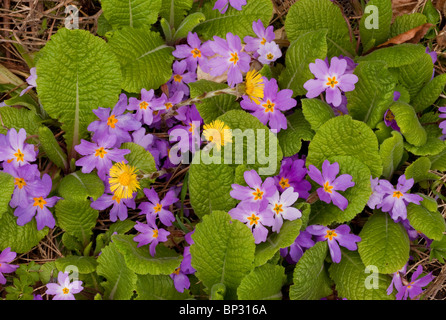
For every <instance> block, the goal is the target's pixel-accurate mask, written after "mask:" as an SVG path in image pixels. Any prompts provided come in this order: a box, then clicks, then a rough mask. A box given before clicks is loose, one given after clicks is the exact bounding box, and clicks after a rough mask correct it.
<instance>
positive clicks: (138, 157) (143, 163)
mask: <svg viewBox="0 0 446 320" xmlns="http://www.w3.org/2000/svg"><path fill="white" fill-rule="evenodd" d="M120 149H127V150H130V153H129V154H126V155H125V156H124V158H125V159H126V160H127V161H128V164H129V165H131V166H133V167H136V168H137V169H139V170H140V171H141V172H142V173H153V172H155V171H156V164H155V159H154V158H153V156H152V154H151V153H150V152H149V151H147V150H146V149H144V148H143V147H141V146H140V145H139V144H137V143H134V142H125V143H123V144H121V147H120Z"/></svg>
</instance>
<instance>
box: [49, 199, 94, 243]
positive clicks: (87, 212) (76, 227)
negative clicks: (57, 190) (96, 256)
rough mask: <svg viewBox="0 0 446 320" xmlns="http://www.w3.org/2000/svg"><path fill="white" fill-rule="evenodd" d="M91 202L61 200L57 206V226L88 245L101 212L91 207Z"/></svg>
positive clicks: (85, 200)
mask: <svg viewBox="0 0 446 320" xmlns="http://www.w3.org/2000/svg"><path fill="white" fill-rule="evenodd" d="M90 203H91V202H90V200H87V199H84V200H80V199H77V200H59V201H58V202H57V203H56V206H55V215H56V221H57V225H58V226H59V227H60V228H62V229H63V230H64V231H65V232H67V233H68V234H71V235H73V236H75V237H76V238H77V239H78V240H79V241H80V242H81V243H83V244H87V243H88V242H89V241H88V240H89V239H90V237H91V235H92V234H93V228H94V226H95V225H96V221H97V219H98V216H99V212H98V211H97V210H95V209H93V208H92V207H90Z"/></svg>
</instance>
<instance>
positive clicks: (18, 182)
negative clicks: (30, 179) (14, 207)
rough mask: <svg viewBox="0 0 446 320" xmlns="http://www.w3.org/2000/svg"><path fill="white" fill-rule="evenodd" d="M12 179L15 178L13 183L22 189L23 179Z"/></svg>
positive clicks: (24, 183)
mask: <svg viewBox="0 0 446 320" xmlns="http://www.w3.org/2000/svg"><path fill="white" fill-rule="evenodd" d="M14 180H15V182H14V185H16V186H17V187H18V188H19V189H22V188H23V187H24V186H26V182H25V179H23V178H15V179H14Z"/></svg>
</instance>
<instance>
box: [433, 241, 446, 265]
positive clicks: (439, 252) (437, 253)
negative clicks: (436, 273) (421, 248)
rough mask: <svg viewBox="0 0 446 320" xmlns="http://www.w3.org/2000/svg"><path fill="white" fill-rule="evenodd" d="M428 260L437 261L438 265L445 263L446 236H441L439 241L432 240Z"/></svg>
mask: <svg viewBox="0 0 446 320" xmlns="http://www.w3.org/2000/svg"><path fill="white" fill-rule="evenodd" d="M430 248H431V251H430V254H429V257H430V259H431V260H432V259H437V260H438V261H440V263H445V258H446V236H444V235H443V237H442V238H441V240H434V241H432V243H431V245H430Z"/></svg>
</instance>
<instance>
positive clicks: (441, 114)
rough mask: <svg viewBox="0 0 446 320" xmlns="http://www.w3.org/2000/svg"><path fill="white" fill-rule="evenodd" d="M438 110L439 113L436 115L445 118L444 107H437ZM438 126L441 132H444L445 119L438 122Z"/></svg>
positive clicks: (445, 128)
mask: <svg viewBox="0 0 446 320" xmlns="http://www.w3.org/2000/svg"><path fill="white" fill-rule="evenodd" d="M438 111H440V114H439V115H438V117H439V118H441V119H445V118H446V107H439V108H438ZM439 127H440V129H441V130H442V131H441V133H442V134H446V120H444V121H442V122H440V125H439Z"/></svg>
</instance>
